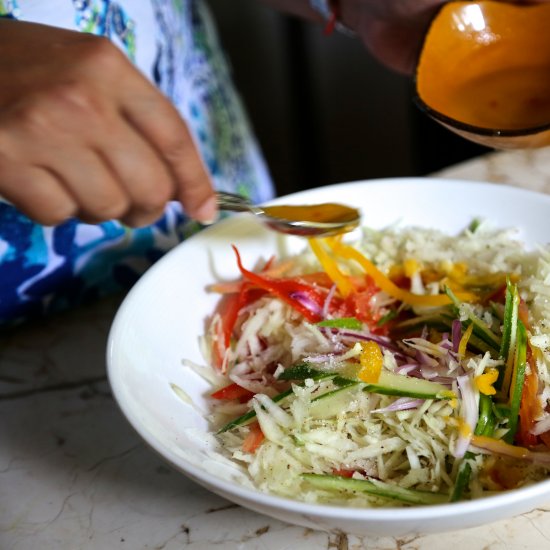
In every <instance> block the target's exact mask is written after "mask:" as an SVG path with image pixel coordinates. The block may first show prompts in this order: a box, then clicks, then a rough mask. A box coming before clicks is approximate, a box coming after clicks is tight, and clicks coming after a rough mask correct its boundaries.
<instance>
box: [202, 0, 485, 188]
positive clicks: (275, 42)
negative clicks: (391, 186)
mask: <svg viewBox="0 0 550 550" xmlns="http://www.w3.org/2000/svg"><path fill="white" fill-rule="evenodd" d="M209 3H210V6H211V9H212V12H213V15H214V18H215V20H216V23H217V26H218V30H219V32H220V36H221V41H222V44H223V46H224V48H225V50H226V52H227V55H228V57H229V59H230V62H231V64H232V68H233V76H234V80H235V82H236V85H237V88H238V89H239V90H240V92H241V97H242V99H243V102H244V104H245V107H246V110H247V111H248V114H249V117H250V120H251V122H252V125H253V127H254V129H255V133H256V135H257V137H258V140H259V142H260V145H261V147H262V149H263V152H264V155H265V157H266V159H267V162H268V165H269V169H270V171H271V173H272V175H273V178H274V181H275V184H276V187H277V191H278V193H279V194H286V193H291V192H293V191H298V190H301V189H308V188H310V187H318V186H321V185H326V184H329V183H338V182H345V181H353V180H360V179H370V178H380V177H397V176H422V175H426V174H429V173H430V172H433V171H435V170H438V169H440V168H443V167H445V166H449V165H451V164H454V163H456V162H459V161H461V160H465V159H467V158H470V157H472V156H476V155H479V154H481V153H483V152H485V151H487V150H486V149H484V148H482V147H480V146H477V145H474V144H471V143H469V142H467V141H466V140H464V139H462V138H460V137H458V136H455V135H454V134H451V133H450V132H449V131H447V130H446V129H444V128H443V127H441V126H439V125H438V124H436V123H435V122H432V121H431V120H430V119H428V118H427V117H426V115H425V114H424V113H422V112H421V111H420V110H419V109H418V108H417V107H416V106H415V105H414V104H413V101H412V97H413V91H414V86H413V82H412V79H411V78H408V77H405V76H402V75H398V74H395V73H393V72H391V71H390V70H388V69H386V68H385V67H384V66H382V65H380V64H379V63H378V62H377V61H375V60H374V59H373V58H372V57H371V56H370V55H369V53H368V52H367V51H366V49H365V48H364V46H363V45H362V43H361V42H360V41H359V40H357V39H354V38H350V37H347V36H344V35H341V34H338V33H335V34H333V35H331V36H328V37H327V36H324V35H323V33H322V27H321V26H320V25H317V24H314V23H309V22H303V21H301V20H298V19H296V18H291V17H288V16H284V15H282V14H279V13H277V12H276V11H274V10H272V9H270V8H268V7H266V6H264V5H262V4H261V2H259V1H258V0H209Z"/></svg>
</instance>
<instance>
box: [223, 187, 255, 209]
mask: <svg viewBox="0 0 550 550" xmlns="http://www.w3.org/2000/svg"><path fill="white" fill-rule="evenodd" d="M216 200H217V204H218V208H219V209H220V210H230V211H232V212H252V211H254V206H253V204H252V203H251V202H250V201H249V200H248V199H247V198H246V197H243V196H242V195H236V194H235V193H226V192H225V191H218V192H217V193H216Z"/></svg>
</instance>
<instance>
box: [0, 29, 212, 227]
mask: <svg viewBox="0 0 550 550" xmlns="http://www.w3.org/2000/svg"><path fill="white" fill-rule="evenodd" d="M0 31H1V32H0V48H1V49H3V50H5V51H7V52H9V56H8V59H9V62H7V65H6V61H5V59H6V58H5V57H4V58H2V59H0V80H1V76H2V74H3V71H7V73H9V75H10V78H9V79H6V82H5V83H6V85H5V86H4V85H3V86H2V87H0V151H1V154H2V155H3V156H2V158H1V159H0V161H2V166H1V167H0V168H2V170H0V194H5V196H6V198H8V199H9V200H12V201H13V202H14V203H16V204H17V205H18V206H19V207H20V208H21V209H22V210H23V211H25V212H26V213H28V214H30V213H32V216H33V217H34V218H35V219H37V220H38V219H40V220H44V219H47V220H48V222H49V223H58V222H59V221H62V220H63V219H65V217H66V216H67V215H68V214H67V213H68V212H69V213H70V215H77V216H79V217H81V218H82V219H85V220H94V221H100V220H105V219H110V218H113V217H116V218H119V219H123V220H124V221H126V223H129V224H131V225H144V224H147V223H151V222H153V221H155V220H156V219H157V218H158V217H159V216H160V215H161V214H162V212H163V209H164V207H165V205H166V202H167V201H169V200H171V199H172V198H175V199H178V200H180V201H181V202H182V204H183V206H184V208H185V209H186V211H187V213H188V214H189V215H190V216H193V217H195V218H197V219H199V220H201V221H210V220H212V219H213V218H214V217H215V216H216V207H215V201H214V196H213V190H212V185H211V182H210V178H209V176H208V174H207V172H206V170H205V168H204V166H203V164H202V161H201V158H200V156H199V153H198V152H197V149H196V147H195V143H194V142H193V139H192V136H191V135H190V133H189V131H188V129H187V126H186V124H185V123H184V121H183V120H182V118H181V117H180V115H179V113H178V112H177V111H176V109H175V108H174V107H173V106H172V104H171V103H170V101H169V100H168V99H167V98H166V97H164V96H163V95H162V94H161V93H160V92H159V91H158V90H157V89H156V88H155V87H154V86H153V85H152V84H151V83H150V82H149V81H148V80H147V79H146V78H145V77H144V76H143V75H141V74H140V73H139V72H138V71H137V70H136V69H135V68H134V67H133V65H132V64H131V63H130V61H129V60H128V59H127V58H126V57H125V56H124V55H123V54H122V53H121V52H120V51H119V50H118V49H117V48H116V47H115V46H114V45H113V44H112V43H110V42H109V41H108V40H106V39H103V38H99V37H95V36H92V35H86V34H85V33H84V34H83V33H76V32H71V31H65V30H62V29H57V28H54V27H46V26H44V25H34V24H29V23H21V22H13V21H10V22H5V21H3V20H0ZM13 166H18V167H19V168H20V172H21V174H22V175H21V177H19V176H18V175H17V174H16V173H15V171H14V170H13V169H12V167H13ZM32 174H37V175H39V176H40V177H38V179H37V182H36V183H28V178H29V177H30V175H32ZM54 189H55V190H54ZM46 195H47V196H49V197H50V199H49V200H48V201H47V205H48V208H49V213H45V214H44V213H42V212H41V211H40V208H39V207H38V206H37V205H38V204H39V203H40V201H37V200H36V197H37V196H40V197H42V198H43V197H44V196H46ZM55 200H59V201H60V205H59V207H58V208H54V206H55V205H54V202H55ZM43 204H46V202H43Z"/></svg>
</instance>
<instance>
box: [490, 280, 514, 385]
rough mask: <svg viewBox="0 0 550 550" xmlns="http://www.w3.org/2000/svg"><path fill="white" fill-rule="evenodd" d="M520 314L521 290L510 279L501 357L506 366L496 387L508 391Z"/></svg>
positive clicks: (507, 286)
mask: <svg viewBox="0 0 550 550" xmlns="http://www.w3.org/2000/svg"><path fill="white" fill-rule="evenodd" d="M518 315H519V292H518V289H517V286H516V285H513V284H512V283H510V282H509V281H507V283H506V302H505V306H504V322H503V325H502V341H503V343H502V346H501V348H500V357H501V358H502V359H504V362H505V365H506V366H505V368H504V369H502V370H501V371H500V372H499V376H498V379H497V381H496V383H495V388H497V389H498V390H502V392H503V393H504V394H506V393H508V390H509V384H510V379H511V373H510V372H509V371H510V370H511V369H512V368H513V367H512V365H513V354H514V353H515V347H516V339H517V326H518Z"/></svg>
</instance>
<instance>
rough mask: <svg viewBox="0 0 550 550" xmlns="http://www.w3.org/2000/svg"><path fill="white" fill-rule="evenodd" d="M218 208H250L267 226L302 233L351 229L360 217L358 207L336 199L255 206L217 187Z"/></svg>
mask: <svg viewBox="0 0 550 550" xmlns="http://www.w3.org/2000/svg"><path fill="white" fill-rule="evenodd" d="M216 196H217V201H218V208H219V209H220V210H230V211H232V212H250V213H252V214H254V215H255V216H256V217H258V218H259V219H260V220H261V221H262V222H264V223H265V224H266V225H267V226H268V227H270V228H271V229H274V230H275V231H279V232H281V233H287V234H289V235H299V236H302V237H327V236H330V235H336V234H339V233H347V232H348V231H352V230H353V229H355V228H356V227H357V226H358V225H359V222H360V220H361V215H360V213H359V211H358V210H356V209H355V208H351V207H349V206H344V205H342V204H336V203H322V204H308V205H273V206H258V205H254V204H252V203H251V202H250V201H249V200H248V199H247V198H246V197H243V196H241V195H237V194H234V193H225V192H223V191H218V192H217V193H216Z"/></svg>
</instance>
